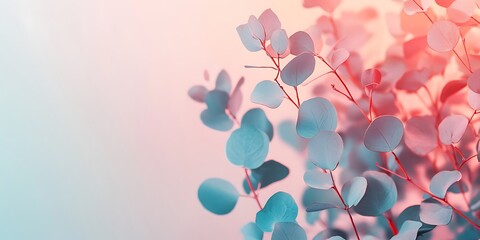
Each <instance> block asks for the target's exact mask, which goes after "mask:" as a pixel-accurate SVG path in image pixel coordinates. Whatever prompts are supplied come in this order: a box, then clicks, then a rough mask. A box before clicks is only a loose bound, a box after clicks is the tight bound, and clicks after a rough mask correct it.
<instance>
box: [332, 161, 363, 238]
mask: <svg viewBox="0 0 480 240" xmlns="http://www.w3.org/2000/svg"><path fill="white" fill-rule="evenodd" d="M330 178H331V179H332V183H333V187H332V188H333V190H335V192H336V193H337V195H338V197H339V198H340V201H342V204H343V207H344V209H345V211H347V213H348V216H349V217H350V222H351V223H352V226H353V230H354V231H355V235H356V236H357V239H358V240H360V235H358V230H357V226H355V222H354V221H353V217H352V214H351V213H350V208H349V207H348V206H347V204H346V203H345V201H344V200H343V197H342V194H340V192H339V191H338V188H337V185H336V184H335V179H333V173H332V171H331V170H330Z"/></svg>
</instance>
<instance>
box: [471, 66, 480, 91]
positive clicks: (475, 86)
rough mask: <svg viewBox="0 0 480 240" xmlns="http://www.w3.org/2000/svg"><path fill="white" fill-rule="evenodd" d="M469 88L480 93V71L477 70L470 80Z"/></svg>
mask: <svg viewBox="0 0 480 240" xmlns="http://www.w3.org/2000/svg"><path fill="white" fill-rule="evenodd" d="M468 88H470V90H472V91H474V92H476V93H480V70H477V71H475V72H473V73H472V75H470V77H469V78H468Z"/></svg>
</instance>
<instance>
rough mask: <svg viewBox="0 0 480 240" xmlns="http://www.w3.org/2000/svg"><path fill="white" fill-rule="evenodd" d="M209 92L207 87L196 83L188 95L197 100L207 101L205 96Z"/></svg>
mask: <svg viewBox="0 0 480 240" xmlns="http://www.w3.org/2000/svg"><path fill="white" fill-rule="evenodd" d="M207 94H208V90H207V88H206V87H204V86H201V85H195V86H193V87H191V88H190V89H189V90H188V96H190V98H192V99H193V100H195V101H197V102H201V103H203V102H205V97H206V96H207Z"/></svg>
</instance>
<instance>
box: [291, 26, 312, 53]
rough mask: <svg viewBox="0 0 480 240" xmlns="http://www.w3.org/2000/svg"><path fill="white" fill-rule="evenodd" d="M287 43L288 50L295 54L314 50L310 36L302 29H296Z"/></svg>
mask: <svg viewBox="0 0 480 240" xmlns="http://www.w3.org/2000/svg"><path fill="white" fill-rule="evenodd" d="M289 43H290V52H291V53H292V54H293V55H295V56H296V55H300V54H302V53H304V52H307V53H313V52H314V51H315V46H314V44H313V40H312V38H311V37H310V35H308V33H306V32H303V31H298V32H296V33H294V34H293V35H292V36H290V38H289Z"/></svg>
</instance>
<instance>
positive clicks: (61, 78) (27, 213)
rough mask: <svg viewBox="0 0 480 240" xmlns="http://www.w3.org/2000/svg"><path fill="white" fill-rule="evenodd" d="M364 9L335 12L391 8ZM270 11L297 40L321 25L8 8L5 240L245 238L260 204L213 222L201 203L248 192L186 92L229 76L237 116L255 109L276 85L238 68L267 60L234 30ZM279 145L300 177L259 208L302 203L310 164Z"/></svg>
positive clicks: (215, 15)
mask: <svg viewBox="0 0 480 240" xmlns="http://www.w3.org/2000/svg"><path fill="white" fill-rule="evenodd" d="M359 2H360V1H354V0H351V1H347V0H345V1H344V2H343V3H342V4H341V6H340V11H341V10H342V9H358V5H360V4H362V5H368V4H375V6H376V7H380V8H381V9H382V10H385V9H388V8H390V6H391V2H390V1H380V0H378V1H374V0H371V1H361V2H362V3H359ZM266 8H272V9H273V10H274V11H275V12H276V13H277V14H278V16H279V17H280V19H281V21H282V23H283V26H284V28H285V29H286V30H287V32H289V33H293V32H295V31H297V30H303V29H306V28H307V27H308V26H310V25H311V24H313V23H314V21H315V19H316V18H317V17H318V16H319V15H320V13H321V10H320V9H308V10H307V9H304V8H303V7H302V5H301V1H300V0H295V1H278V0H276V1H274V0H268V1H258V0H244V1H226V0H209V1H197V0H185V1H165V0H161V1H153V0H150V1H149V0H140V1H134V0H115V1H113V0H86V1H72V0H68V1H65V0H44V1H34V0H17V1H3V2H1V3H0V116H1V117H0V193H2V194H1V195H2V197H0V239H12V240H13V239H15V240H17V239H241V235H240V232H239V231H240V228H241V226H242V225H243V224H245V223H247V222H248V221H252V220H254V215H255V213H256V210H257V208H256V205H255V203H254V202H253V201H251V200H249V199H240V202H239V204H238V205H237V207H236V209H235V210H234V212H233V213H232V214H230V215H227V216H215V215H213V214H211V213H209V212H207V211H206V210H204V209H203V208H202V206H201V205H200V203H199V202H198V200H197V197H196V191H197V187H198V185H199V184H200V183H201V182H202V181H203V180H204V179H206V178H209V177H222V178H226V179H228V180H230V181H232V182H233V183H234V184H236V185H237V186H238V187H240V186H241V185H240V184H241V181H242V178H243V173H242V171H241V170H240V169H239V168H236V167H234V166H232V165H231V164H230V163H229V162H228V161H227V160H226V158H225V153H224V145H225V141H226V139H227V137H228V134H227V133H219V132H216V131H213V130H210V129H207V128H206V127H204V126H203V125H202V124H201V122H200V119H199V114H200V112H201V110H202V109H203V108H204V106H202V105H201V104H198V103H195V102H193V101H191V100H190V99H189V98H188V96H187V94H186V92H187V91H188V89H189V87H190V86H192V85H194V84H204V83H205V82H204V81H203V79H202V76H203V70H204V69H208V70H209V72H210V75H211V78H214V77H215V76H216V74H217V73H218V72H219V71H220V70H221V69H222V68H225V69H226V70H227V71H228V72H229V73H230V75H231V76H232V78H233V79H234V80H237V79H238V78H240V76H245V77H246V81H247V82H246V84H245V87H244V88H243V90H244V93H245V96H246V99H247V100H246V101H245V102H246V104H244V106H243V107H242V109H241V111H240V112H241V113H243V112H245V111H246V110H247V109H248V108H249V107H253V106H254V105H253V104H250V103H248V96H249V93H250V92H251V90H252V88H253V86H254V84H255V83H256V82H258V81H260V80H263V79H267V78H269V77H271V73H270V72H268V71H262V70H252V69H244V68H243V65H245V64H263V63H265V58H264V57H263V55H262V54H260V53H256V54H255V53H250V52H248V51H247V50H245V49H244V47H243V46H242V44H241V42H240V40H239V38H238V36H237V34H236V31H235V28H236V26H237V25H239V24H241V23H243V22H245V21H246V20H247V19H248V16H249V15H251V14H254V15H259V14H260V13H261V12H262V11H263V10H265V9H266ZM381 14H383V13H381ZM384 27H385V26H384ZM382 31H386V28H384V29H382ZM385 46H386V43H385ZM206 84H210V86H212V85H213V82H210V83H206ZM305 92H307V91H306V90H305ZM266 111H267V114H268V115H269V116H270V117H271V118H272V119H273V122H274V123H278V121H279V120H280V119H284V118H285V117H288V116H290V117H291V118H293V116H294V114H293V112H294V111H293V108H292V107H291V106H290V105H287V104H285V105H283V106H282V107H280V108H279V109H278V110H277V111H273V110H266ZM272 144H273V145H272V149H275V151H273V152H271V153H270V154H269V158H274V159H276V160H278V161H281V162H282V163H284V164H286V165H288V166H289V167H290V168H291V175H290V176H289V178H288V179H287V180H285V181H283V182H281V183H278V184H275V185H272V187H271V188H270V189H267V190H265V191H262V192H261V196H260V198H261V200H262V202H265V201H266V199H267V198H268V196H269V195H270V194H272V193H273V192H276V191H279V190H282V191H288V192H289V193H291V194H292V195H294V196H295V197H297V199H300V194H301V192H302V190H303V188H304V183H303V181H302V175H303V159H302V158H301V157H299V156H298V155H296V154H295V153H294V152H293V151H292V150H290V149H288V148H287V147H286V146H285V145H284V144H283V143H281V142H280V141H279V140H278V139H274V141H273V143H272ZM299 219H302V220H301V221H303V214H301V215H300V217H299ZM307 231H308V229H307Z"/></svg>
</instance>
